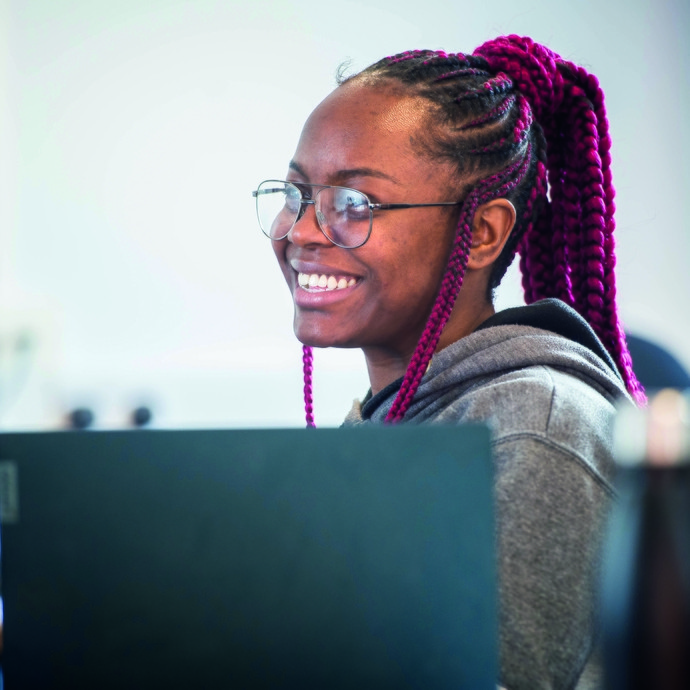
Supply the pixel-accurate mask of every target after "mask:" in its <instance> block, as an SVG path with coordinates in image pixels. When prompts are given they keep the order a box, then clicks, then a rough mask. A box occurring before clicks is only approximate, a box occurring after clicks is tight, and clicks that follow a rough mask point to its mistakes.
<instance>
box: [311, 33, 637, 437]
mask: <svg viewBox="0 0 690 690" xmlns="http://www.w3.org/2000/svg"><path fill="white" fill-rule="evenodd" d="M360 75H367V78H368V79H371V78H372V77H377V78H379V79H380V80H381V81H382V82H385V81H387V80H392V81H395V82H398V83H402V84H403V85H404V86H406V87H407V88H408V89H409V90H410V91H413V92H414V93H415V94H416V95H420V96H423V97H424V98H426V99H427V100H428V101H429V102H430V103H431V104H432V106H433V107H435V109H436V113H437V116H436V117H434V115H433V113H432V115H431V117H430V118H429V122H428V131H427V132H425V133H423V134H422V136H424V135H426V136H427V138H428V139H427V140H426V141H424V142H422V145H423V146H424V150H425V151H431V152H432V153H433V154H435V155H437V156H438V157H439V158H442V159H443V160H446V161H448V160H450V161H452V162H453V163H454V164H455V166H456V171H457V174H458V179H460V180H462V186H461V190H460V194H461V195H464V196H465V199H464V202H463V205H462V208H461V211H460V217H459V221H458V226H457V231H456V237H455V241H454V244H453V247H452V249H451V253H450V257H449V260H448V265H447V268H446V271H445V273H444V275H443V278H442V281H441V288H440V290H439V294H438V296H437V299H436V301H435V303H434V305H433V307H432V310H431V313H430V315H429V319H428V321H427V324H426V326H425V328H424V331H423V332H422V335H421V337H420V340H419V342H418V344H417V347H416V349H415V351H414V353H413V355H412V358H411V360H410V363H409V365H408V368H407V371H406V373H405V376H404V378H403V382H402V385H401V387H400V391H399V392H398V395H397V397H396V399H395V401H394V402H393V406H392V407H391V409H390V411H389V413H388V416H387V418H386V419H387V421H390V422H398V421H400V420H402V419H403V418H404V416H405V413H406V412H407V410H408V409H409V407H410V405H411V403H412V400H413V399H414V396H415V393H416V391H417V388H418V387H419V384H420V383H421V380H422V377H423V376H424V374H425V373H426V370H427V368H428V365H429V362H430V360H431V357H432V356H433V353H434V351H435V349H436V347H437V345H438V341H439V338H440V336H441V333H442V331H443V328H444V326H445V324H446V322H447V321H448V318H449V316H450V313H451V310H452V308H453V305H454V303H455V299H456V297H457V294H458V292H459V290H460V288H461V287H462V282H463V277H464V273H465V268H466V265H467V256H468V253H469V248H470V245H471V237H472V222H473V219H474V215H475V212H476V210H477V208H478V207H479V206H480V205H481V204H483V203H486V202H487V201H490V200H492V199H495V198H499V197H505V198H507V199H509V200H510V201H512V203H513V204H514V206H515V208H516V211H517V218H516V224H515V228H514V229H513V231H512V233H511V235H510V237H509V239H508V242H507V243H506V245H505V247H504V249H503V251H502V253H501V255H500V256H499V258H498V259H497V260H496V262H495V264H494V267H493V270H492V274H491V277H490V284H489V289H490V290H494V289H495V288H496V287H497V286H498V284H499V283H500V281H501V279H502V277H503V275H504V274H505V271H506V270H507V268H508V266H509V265H510V263H511V262H512V260H513V258H514V256H515V254H516V252H518V251H519V252H520V270H521V273H522V276H523V280H522V284H523V289H524V293H525V301H526V302H527V304H531V303H532V302H535V301H536V300H540V299H543V298H546V297H557V298H559V299H561V300H563V301H564V302H566V303H567V304H569V305H570V306H571V307H573V308H574V309H575V310H576V311H578V312H579V313H580V314H581V315H582V316H583V317H584V318H585V319H586V320H587V321H588V323H589V324H590V325H591V326H592V328H593V329H594V331H595V333H596V334H597V335H598V336H599V338H600V339H601V341H602V343H603V344H604V346H605V347H606V349H607V350H608V351H609V353H610V354H611V356H612V358H613V360H614V362H615V363H616V366H617V367H618V370H619V372H620V374H621V376H622V378H623V381H624V382H625V385H626V387H627V389H628V391H629V393H630V394H631V395H632V397H633V398H634V399H635V400H636V401H637V402H638V403H639V404H643V403H644V401H645V395H644V391H643V389H642V387H641V385H640V384H639V383H638V381H637V379H636V378H635V374H634V372H633V369H632V362H631V359H630V354H629V352H628V348H627V344H626V341H625V334H624V332H623V328H622V326H621V324H620V320H619V318H618V313H617V309H616V301H615V297H616V284H615V273H614V266H615V262H616V259H615V245H614V240H613V232H614V229H615V222H614V211H615V205H614V188H613V184H612V178H611V168H610V166H611V155H610V148H611V139H610V136H609V132H608V120H607V117H606V109H605V107H604V94H603V92H602V90H601V88H600V87H599V83H598V81H597V79H596V77H594V76H593V75H591V74H588V73H587V72H586V71H585V70H584V69H582V68H581V67H578V66H576V65H574V64H573V63H571V62H567V61H565V60H563V59H561V58H560V57H559V56H558V55H557V54H556V53H554V52H553V51H551V50H549V49H548V48H546V47H544V46H542V45H539V44H538V43H535V42H534V41H532V40H531V39H529V38H521V37H518V36H503V37H500V38H497V39H495V40H493V41H489V42H487V43H485V44H483V45H482V46H480V47H479V48H477V50H476V51H475V52H474V54H473V55H465V54H462V53H456V54H453V53H445V52H443V51H429V50H415V51H408V52H405V53H401V54H399V55H395V56H391V57H387V58H384V59H383V60H380V61H379V62H377V63H375V64H373V65H371V66H370V67H368V68H366V69H365V70H364V71H363V72H361V73H360V74H359V75H354V76H353V77H350V78H349V79H357V78H358V77H359V76H360ZM346 81H347V80H346ZM460 198H462V196H460ZM305 351H306V349H305ZM305 356H306V355H305ZM309 367H310V368H309V382H308V383H307V365H306V360H305V405H306V407H307V423H308V424H310V421H309V420H310V419H311V424H313V415H311V417H310V416H309V415H310V414H311V409H312V408H311V359H310V360H309ZM307 388H308V389H309V396H310V397H309V401H307V397H306V395H307Z"/></svg>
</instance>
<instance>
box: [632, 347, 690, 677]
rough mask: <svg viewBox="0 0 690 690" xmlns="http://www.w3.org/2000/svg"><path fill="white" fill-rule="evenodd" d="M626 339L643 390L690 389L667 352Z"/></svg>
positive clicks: (688, 379) (689, 376) (684, 374)
mask: <svg viewBox="0 0 690 690" xmlns="http://www.w3.org/2000/svg"><path fill="white" fill-rule="evenodd" d="M626 338H627V341H628V349H629V350H630V355H631V356H632V361H633V369H634V370H635V375H636V376H637V379H638V381H639V382H640V383H641V384H642V385H643V386H644V387H645V390H660V389H662V388H678V389H680V390H682V389H684V388H690V374H688V372H687V371H686V369H685V367H683V365H682V364H681V363H680V362H679V361H678V360H677V359H676V358H675V357H674V356H673V355H672V354H671V353H670V352H669V351H668V350H665V349H664V348H663V347H660V346H659V345H657V344H656V343H653V342H651V341H650V340H647V339H646V338H641V337H640V336H637V335H627V336H626ZM688 687H690V686H688Z"/></svg>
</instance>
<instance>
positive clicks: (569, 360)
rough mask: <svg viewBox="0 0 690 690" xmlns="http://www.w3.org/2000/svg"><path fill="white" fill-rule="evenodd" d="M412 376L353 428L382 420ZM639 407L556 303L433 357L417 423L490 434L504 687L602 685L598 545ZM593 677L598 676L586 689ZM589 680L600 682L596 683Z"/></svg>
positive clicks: (351, 418)
mask: <svg viewBox="0 0 690 690" xmlns="http://www.w3.org/2000/svg"><path fill="white" fill-rule="evenodd" d="M401 381H402V379H401V380H399V381H396V382H395V383H392V384H391V385H390V386H388V387H386V388H385V389H384V390H382V391H380V392H379V393H378V394H376V395H374V396H373V397H372V396H371V395H370V394H369V395H368V396H367V398H365V400H364V403H363V404H361V403H359V401H355V404H354V406H353V408H352V410H351V411H350V413H349V414H348V416H347V418H346V420H345V425H346V426H350V425H359V424H368V423H383V421H384V419H385V417H386V413H387V412H388V410H389V409H390V407H391V405H392V403H393V400H394V399H395V395H396V393H397V391H398V389H399V388H400V384H401ZM622 398H627V399H628V400H630V399H629V397H628V395H627V393H626V392H625V388H624V385H623V382H622V380H621V378H620V376H619V374H618V372H617V370H616V367H615V366H614V364H613V362H612V360H611V358H610V356H609V355H608V353H607V352H606V350H605V349H604V347H603V346H602V345H601V343H600V341H599V340H598V338H597V337H596V335H595V334H594V332H593V331H592V330H591V328H590V327H589V325H588V324H587V323H586V322H585V321H584V320H583V319H582V318H581V317H580V316H579V315H578V314H577V313H576V312H575V311H574V310H572V309H570V307H568V306H566V305H565V304H564V303H563V302H560V301H558V300H553V299H550V300H543V301H541V302H537V303H535V304H533V305H531V306H529V307H519V308H515V309H508V310H505V311H503V312H499V313H498V314H495V315H494V316H492V317H491V318H490V319H488V320H487V321H486V322H484V323H483V324H482V325H481V326H480V327H479V328H478V329H477V330H476V331H475V332H474V333H472V334H470V335H468V336H466V337H464V338H461V339H460V340H458V341H456V342H455V343H453V344H451V345H449V346H448V347H446V348H445V349H443V350H441V351H440V352H438V353H436V354H435V355H434V357H433V360H432V361H431V365H430V367H429V369H428V371H427V372H426V374H425V376H424V378H423V380H422V382H421V385H420V386H419V389H418V391H417V394H416V395H415V397H414V400H413V402H412V405H411V407H410V408H409V410H408V412H407V414H406V415H405V422H407V423H434V424H436V423H438V424H444V423H445V424H449V423H450V424H458V423H461V422H477V421H479V422H487V423H488V424H489V425H490V427H491V429H492V445H493V454H494V461H495V500H496V518H497V550H498V567H499V590H500V592H499V597H500V668H501V670H500V683H501V685H503V686H504V687H506V688H508V690H521V689H523V688H525V689H529V690H536V689H537V688H574V687H575V686H576V685H577V684H578V679H580V676H583V678H582V683H581V684H580V686H579V687H596V685H598V680H597V679H596V676H597V675H598V673H597V671H596V669H594V664H590V666H589V668H588V669H587V673H585V674H583V669H584V668H585V666H586V664H587V663H588V661H589V660H590V657H591V656H592V652H593V648H594V646H595V638H596V615H595V613H596V603H595V602H596V590H597V577H598V571H599V563H600V547H601V542H602V537H603V528H604V522H605V517H606V513H607V509H608V507H609V504H610V501H611V498H612V496H613V489H612V486H611V483H610V481H611V476H612V472H613V461H612V457H611V436H612V422H613V418H614V413H615V405H616V403H617V402H618V401H620V400H621V399H622ZM585 677H586V678H591V681H590V680H587V681H586V680H585ZM590 683H591V685H590Z"/></svg>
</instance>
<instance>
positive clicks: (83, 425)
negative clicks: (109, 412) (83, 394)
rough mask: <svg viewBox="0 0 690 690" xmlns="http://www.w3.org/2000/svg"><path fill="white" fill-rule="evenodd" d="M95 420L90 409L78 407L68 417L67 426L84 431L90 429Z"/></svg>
mask: <svg viewBox="0 0 690 690" xmlns="http://www.w3.org/2000/svg"><path fill="white" fill-rule="evenodd" d="M94 419H95V417H94V414H93V412H92V411H91V410H90V409H89V408H88V407H77V408H76V409H74V410H72V411H71V412H70V413H69V415H67V424H68V425H69V427H70V429H76V430H79V431H82V430H84V429H88V428H89V427H90V426H91V425H92V424H93V422H94Z"/></svg>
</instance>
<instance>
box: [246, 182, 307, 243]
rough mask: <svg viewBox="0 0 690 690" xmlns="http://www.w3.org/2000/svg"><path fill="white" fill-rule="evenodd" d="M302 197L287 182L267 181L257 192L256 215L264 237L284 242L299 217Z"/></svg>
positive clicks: (295, 188) (297, 190)
mask: <svg viewBox="0 0 690 690" xmlns="http://www.w3.org/2000/svg"><path fill="white" fill-rule="evenodd" d="M301 200H302V195H301V194H300V191H299V189H297V187H295V186H294V185H291V184H289V183H287V182H280V181H278V180H266V181H265V182H262V183H261V184H260V185H259V188H258V189H257V190H256V215H257V217H258V219H259V225H260V226H261V230H262V231H263V233H264V235H266V236H267V237H270V238H271V239H273V240H282V239H283V237H285V236H286V235H287V234H288V233H289V232H290V230H291V229H292V226H293V225H294V224H295V221H296V220H297V216H298V215H299V209H300V202H301Z"/></svg>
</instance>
